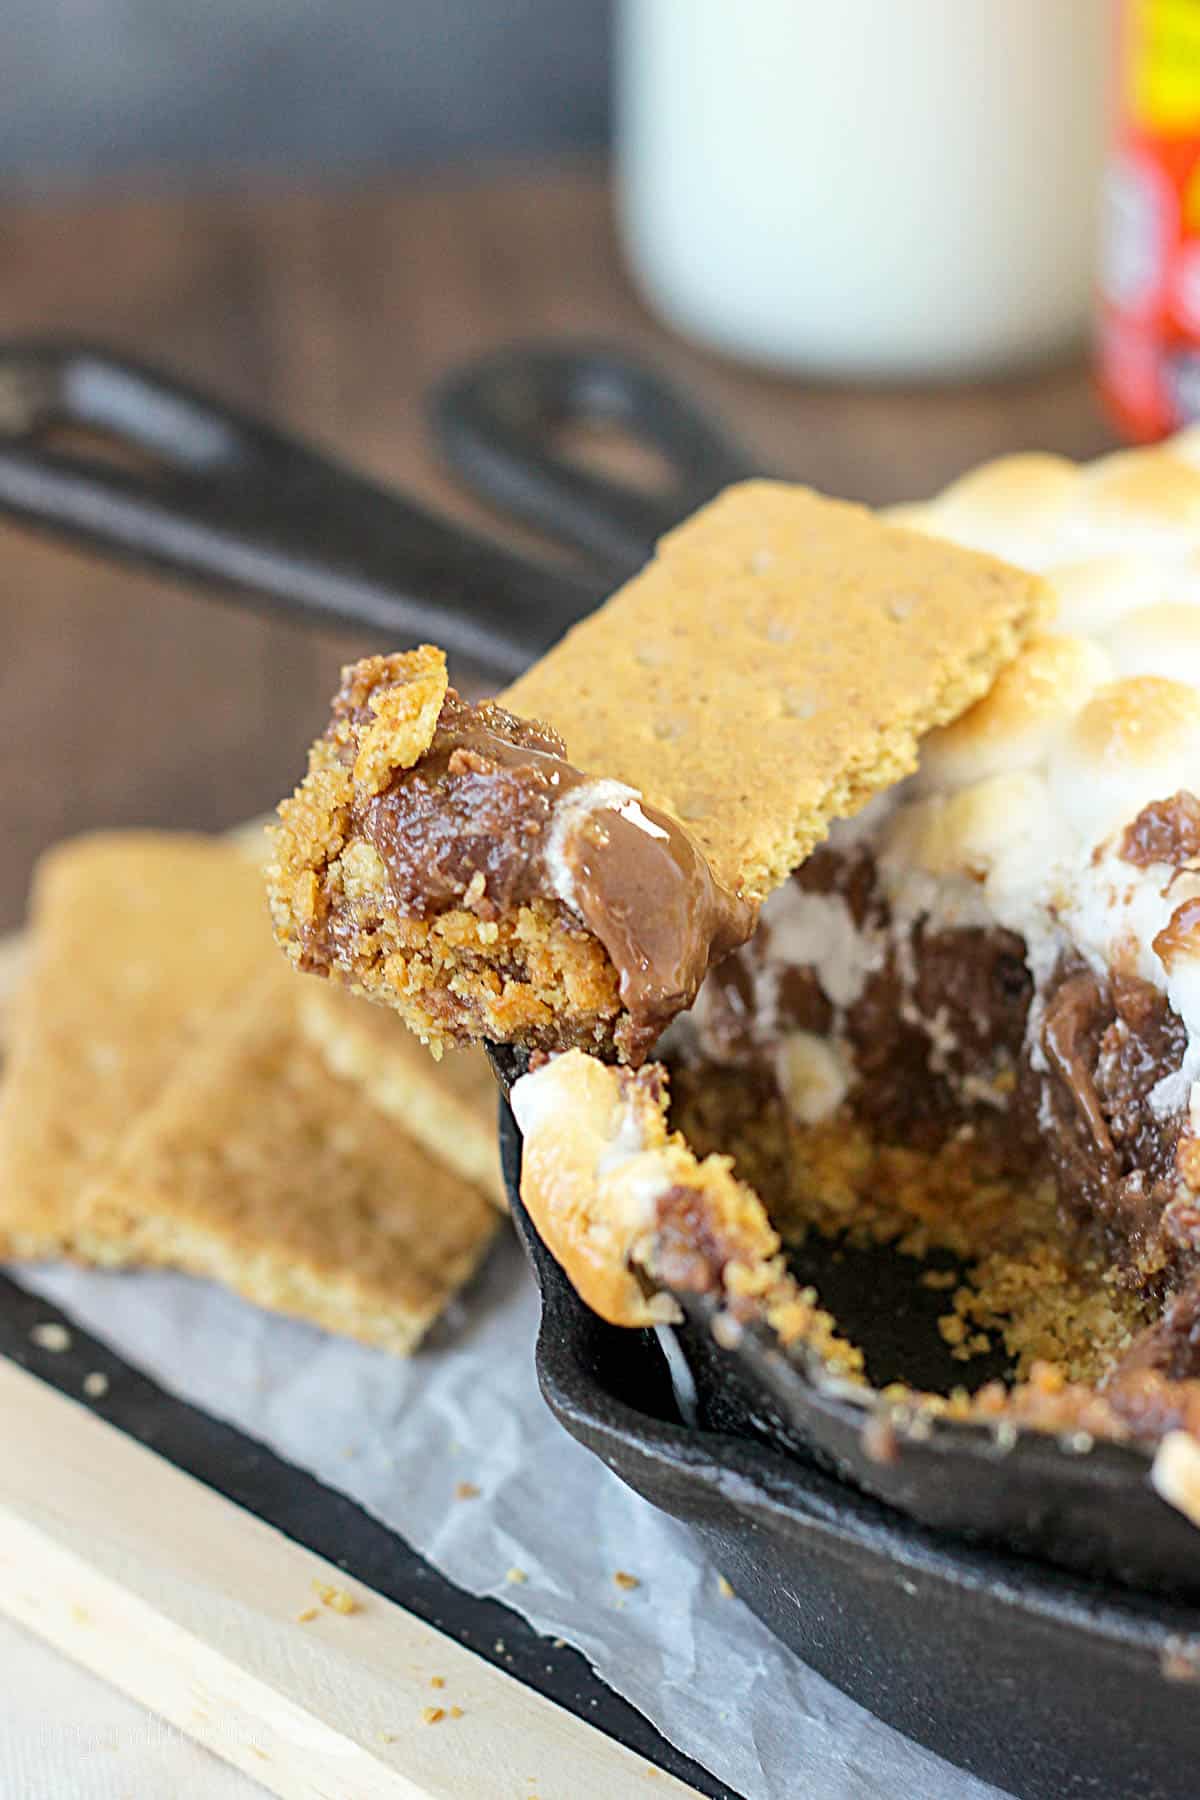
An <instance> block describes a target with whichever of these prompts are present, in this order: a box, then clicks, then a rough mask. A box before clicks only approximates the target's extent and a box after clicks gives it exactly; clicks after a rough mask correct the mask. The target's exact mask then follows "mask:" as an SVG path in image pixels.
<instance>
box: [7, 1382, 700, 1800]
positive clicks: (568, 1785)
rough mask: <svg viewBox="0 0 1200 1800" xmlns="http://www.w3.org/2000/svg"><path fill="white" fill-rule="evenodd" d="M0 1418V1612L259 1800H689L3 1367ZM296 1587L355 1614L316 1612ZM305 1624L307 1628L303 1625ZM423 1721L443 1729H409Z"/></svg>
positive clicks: (672, 1782) (558, 1711)
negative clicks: (229, 1772)
mask: <svg viewBox="0 0 1200 1800" xmlns="http://www.w3.org/2000/svg"><path fill="white" fill-rule="evenodd" d="M0 1420H2V1421H3V1426H2V1429H3V1441H4V1456H3V1458H0V1609H2V1610H3V1611H4V1612H5V1613H7V1614H8V1615H9V1617H10V1618H13V1619H16V1620H18V1621H19V1622H20V1623H21V1624H23V1625H26V1626H28V1627H30V1628H31V1629H32V1630H34V1631H35V1632H37V1633H38V1635H39V1636H41V1637H43V1638H45V1639H46V1640H47V1641H48V1642H50V1643H52V1644H55V1645H57V1646H58V1647H59V1648H60V1649H61V1650H64V1651H65V1652H66V1653H67V1654H68V1655H69V1656H71V1657H73V1658H74V1659H75V1660H76V1661H77V1662H80V1663H83V1664H84V1665H85V1666H86V1667H87V1668H89V1669H92V1670H94V1671H95V1673H97V1674H98V1675H101V1676H103V1677H104V1679H105V1680H107V1681H110V1682H112V1683H113V1685H114V1686H116V1687H118V1688H120V1689H121V1690H122V1691H123V1692H125V1693H126V1694H129V1695H131V1696H132V1697H133V1698H134V1699H136V1700H139V1701H140V1702H141V1703H142V1704H143V1705H145V1706H148V1707H150V1709H151V1710H152V1711H154V1712H156V1713H158V1714H159V1715H160V1716H161V1717H163V1718H165V1719H169V1720H170V1721H171V1722H172V1724H174V1725H177V1726H178V1727H179V1728H180V1729H181V1730H183V1731H185V1732H186V1733H188V1735H189V1736H191V1737H193V1738H195V1739H197V1740H198V1741H199V1742H200V1743H202V1744H204V1745H206V1746H207V1747H208V1748H209V1749H211V1750H213V1751H215V1752H216V1754H217V1755H219V1756H221V1757H223V1758H224V1759H225V1760H226V1761H228V1762H231V1763H233V1764H235V1765H236V1766H237V1767H238V1768H240V1769H243V1770H244V1771H245V1772H246V1773H247V1774H248V1775H251V1776H253V1777H254V1778H255V1779H256V1780H258V1781H259V1782H261V1783H262V1784H263V1786H264V1787H266V1788H267V1789H268V1790H269V1791H270V1792H271V1793H274V1794H278V1795H280V1796H283V1797H285V1800H350V1797H351V1796H353V1800H414V1797H419V1800H506V1797H508V1796H511V1797H512V1800H530V1797H531V1796H533V1795H536V1796H538V1797H539V1800H583V1796H585V1795H586V1796H587V1797H588V1800H636V1796H638V1795H640V1794H642V1793H645V1794H647V1795H651V1794H653V1795H660V1796H670V1797H671V1800H682V1797H684V1796H688V1795H691V1796H693V1800H695V1795H694V1790H693V1789H691V1788H689V1787H686V1786H684V1785H683V1784H682V1783H681V1782H679V1781H677V1780H676V1779H675V1778H674V1777H673V1776H670V1775H667V1774H665V1773H664V1772H663V1771H662V1770H660V1769H657V1768H654V1767H653V1766H652V1765H650V1764H649V1763H647V1762H646V1761H645V1760H644V1759H643V1758H641V1757H639V1756H637V1755H635V1754H634V1753H633V1752H632V1751H630V1750H627V1749H626V1748H624V1746H622V1745H620V1744H618V1743H616V1742H614V1741H613V1740H612V1739H610V1738H607V1737H605V1736H604V1734H603V1733H602V1732H600V1731H597V1730H596V1729H595V1728H594V1727H593V1726H590V1725H588V1724H586V1723H585V1722H583V1721H582V1720H580V1719H577V1718H576V1717H575V1716H574V1715H573V1714H571V1713H569V1712H566V1711H564V1710H563V1709H562V1708H560V1707H558V1706H556V1705H555V1704H554V1703H553V1702H552V1701H550V1700H547V1699H546V1698H544V1696H542V1695H540V1694H538V1693H535V1692H534V1691H533V1690H532V1689H531V1688H527V1687H524V1686H522V1684H521V1683H520V1682H519V1681H517V1680H515V1679H514V1678H513V1677H512V1676H510V1675H507V1674H505V1673H504V1672H503V1671H502V1670H500V1669H497V1668H495V1667H493V1666H492V1665H491V1664H490V1663H486V1662H484V1661H483V1660H482V1659H481V1658H479V1657H478V1656H475V1655H474V1654H473V1653H472V1652H470V1651H468V1650H466V1649H464V1648H463V1647H462V1645H460V1644H456V1643H455V1642H453V1640H451V1639H449V1638H446V1637H443V1636H442V1635H441V1634H440V1633H439V1632H437V1631H435V1630H434V1628H433V1627H432V1626H429V1625H426V1624H424V1623H423V1622H422V1621H421V1620H419V1619H416V1618H414V1617H413V1616H412V1615H411V1614H410V1613H406V1612H405V1611H404V1610H403V1609H402V1608H401V1607H398V1606H395V1605H393V1604H392V1603H391V1602H390V1601H387V1600H384V1599H382V1598H381V1597H380V1596H379V1595H378V1594H376V1593H374V1592H373V1591H372V1590H371V1589H370V1588H368V1587H366V1586H364V1585H363V1584H362V1583H361V1582H357V1581H354V1580H352V1579H351V1578H350V1577H349V1576H347V1575H345V1574H344V1573H343V1572H342V1571H341V1570H340V1569H337V1568H335V1567H334V1566H333V1565H332V1564H330V1563H327V1562H325V1561H323V1560H322V1559H321V1558H320V1557H318V1556H314V1555H312V1554H311V1553H310V1552H309V1551H306V1550H304V1549H302V1548H301V1547H300V1546H299V1545H297V1544H294V1543H292V1542H291V1541H290V1539H288V1538H286V1537H284V1536H283V1535H282V1534H281V1533H280V1532H278V1531H276V1530H275V1529H274V1528H273V1527H271V1526H269V1525H267V1524H265V1523H264V1522H263V1521H262V1520H261V1519H257V1518H255V1517H254V1516H253V1515H252V1514H250V1513H248V1512H245V1511H243V1510H242V1509H241V1508H240V1507H237V1506H235V1505H233V1503H232V1502H231V1501H228V1500H226V1499H224V1498H223V1497H222V1496H220V1495H219V1494H216V1493H214V1492H213V1491H212V1489H210V1488H207V1487H205V1486H204V1485H203V1484H202V1483H201V1482H198V1481H196V1480H194V1479H193V1478H192V1477H191V1476H189V1475H186V1474H184V1473H183V1472H182V1471H181V1470H179V1469H177V1468H175V1467H174V1466H173V1465H172V1464H170V1463H168V1462H166V1461H164V1460H163V1458H161V1457H159V1456H156V1455H155V1454H154V1453H153V1452H151V1451H150V1450H147V1449H146V1448H145V1447H144V1446H143V1445H141V1444H138V1443H136V1442H135V1441H134V1440H133V1439H131V1438H128V1437H126V1436H124V1434H123V1433H121V1432H120V1431H118V1430H116V1428H115V1427H113V1426H111V1425H108V1424H106V1423H105V1422H104V1421H103V1420H102V1419H99V1418H97V1417H95V1416H94V1415H93V1414H92V1413H90V1412H88V1411H87V1410H86V1409H85V1408H83V1407H82V1406H80V1405H78V1404H77V1403H76V1402H75V1401H73V1400H69V1399H67V1398H66V1397H65V1396H63V1395H62V1394H59V1393H57V1392H56V1391H55V1390H53V1389H52V1388H50V1387H48V1386H47V1385H46V1384H45V1383H44V1382H41V1381H38V1380H37V1379H36V1377H34V1376H32V1375H29V1374H27V1373H26V1372H25V1371H23V1370H21V1369H18V1368H16V1367H15V1366H14V1365H12V1364H7V1363H4V1362H0ZM314 1582H315V1583H325V1584H329V1585H330V1586H332V1587H334V1588H337V1589H340V1590H341V1591H343V1592H344V1593H347V1594H349V1595H350V1596H351V1597H352V1599H353V1600H354V1601H356V1602H357V1604H358V1608H359V1610H357V1611H354V1612H352V1613H349V1614H342V1613H339V1612H336V1611H333V1610H331V1609H330V1608H329V1607H327V1606H325V1605H323V1604H322V1603H321V1601H320V1600H319V1598H318V1597H317V1594H316V1592H315V1590H314V1585H313V1584H314ZM311 1608H315V1609H316V1616H315V1617H314V1618H309V1619H307V1620H305V1621H301V1619H300V1617H299V1615H300V1614H302V1613H307V1612H308V1611H309V1609H311ZM435 1677H439V1678H440V1679H441V1681H442V1682H443V1683H444V1685H442V1686H438V1687H434V1686H433V1685H432V1682H433V1680H434V1678H435ZM452 1706H457V1707H460V1708H461V1709H462V1716H461V1718H454V1717H452V1716H451V1713H450V1708H451V1707H452ZM428 1707H440V1708H442V1709H443V1711H444V1717H442V1718H441V1719H440V1720H437V1721H435V1722H433V1723H427V1722H426V1721H425V1720H424V1718H423V1716H422V1715H423V1712H424V1710H425V1709H426V1708H428Z"/></svg>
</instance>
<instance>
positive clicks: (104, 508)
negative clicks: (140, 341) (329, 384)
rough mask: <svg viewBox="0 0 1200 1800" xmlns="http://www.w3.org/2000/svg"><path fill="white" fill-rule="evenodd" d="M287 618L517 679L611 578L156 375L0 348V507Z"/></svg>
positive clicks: (57, 353)
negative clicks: (503, 543)
mask: <svg viewBox="0 0 1200 1800" xmlns="http://www.w3.org/2000/svg"><path fill="white" fill-rule="evenodd" d="M5 513H6V514H8V515H9V516H10V517H12V518H15V519H19V520H21V521H23V522H24V523H26V524H28V525H32V526H34V527H36V528H38V529H40V530H43V531H47V532H50V533H51V534H53V535H54V536H58V537H66V538H68V539H72V540H74V541H76V542H79V543H83V544H86V545H88V546H90V547H92V548H95V549H99V550H102V551H105V552H107V553H108V554H110V555H116V556H117V557H120V558H122V559H123V560H125V561H128V562H132V563H137V564H143V565H146V564H148V565H150V566H152V567H154V568H157V569H161V570H164V571H165V572H167V573H168V574H170V575H176V576H185V577H187V578H189V579H193V580H195V579H199V580H200V581H202V582H205V583H209V584H213V585H215V586H218V587H221V588H225V589H227V590H232V591H233V592H234V593H236V594H238V595H239V596H241V597H243V598H248V599H250V600H252V601H255V602H258V603H260V604H265V605H267V606H270V607H273V608H276V609H278V610H280V611H283V612H287V613H296V612H300V613H302V614H306V615H308V616H309V617H310V618H312V619H315V620H319V621H323V622H325V623H334V624H338V625H351V626H365V627H367V628H368V629H370V630H371V631H373V632H377V633H378V634H379V636H380V638H381V640H383V641H386V642H387V644H388V645H389V646H391V645H405V644H410V643H413V642H416V641H418V640H420V639H423V638H432V639H433V640H434V641H435V642H437V643H440V644H442V645H444V646H445V648H446V649H447V650H448V651H450V652H451V653H453V654H457V655H459V656H461V657H463V658H464V659H466V660H467V661H469V662H470V663H471V664H472V665H473V666H474V667H476V668H477V669H479V670H481V671H486V672H487V673H488V674H491V675H495V676H506V675H514V674H516V673H518V672H519V671H520V670H521V669H523V668H524V667H525V666H526V665H527V664H528V663H529V662H530V661H531V660H532V659H533V658H534V657H536V656H538V655H540V654H541V653H542V651H544V650H545V649H547V648H548V647H549V645H550V644H552V643H553V642H554V641H555V639H556V638H558V637H559V636H560V635H561V634H562V632H563V631H564V630H565V629H566V628H567V626H569V625H571V624H573V623H574V622H575V621H576V620H577V619H579V618H582V617H583V616H584V614H586V613H587V612H590V611H591V609H592V608H593V607H594V606H595V605H596V604H597V603H598V602H599V601H600V600H601V599H603V598H604V595H605V593H606V592H607V584H606V583H605V582H604V581H602V580H600V579H598V578H596V577H594V576H588V575H582V574H577V573H575V572H574V571H568V570H564V569H559V568H554V567H552V566H550V565H549V564H545V563H539V562H536V561H533V560H530V559H527V558H524V557H521V556H518V555H515V554H514V553H512V552H510V551H508V550H505V549H503V548H501V547H500V546H499V545H496V544H493V543H489V542H488V541H487V540H486V539H484V538H482V537H477V536H475V535H473V534H472V533H469V532H467V531H465V530H463V529H462V528H461V527H459V526H458V525H456V524H453V523H452V522H451V521H449V520H448V519H442V518H439V517H438V516H437V515H436V514H434V513H432V512H428V511H426V510H424V509H423V508H421V507H418V506H416V505H415V504H413V503H412V502H411V501H408V500H405V499H402V498H400V497H399V496H398V495H396V494H393V493H390V492H388V491H387V490H386V489H385V488H382V487H380V486H378V485H376V484H375V483H374V482H371V481H369V480H367V479H366V478H365V477H364V476H362V475H359V474H357V473H356V472H355V471H354V470H352V469H350V468H348V467H346V466H345V465H343V464H340V463H338V462H336V461H334V460H333V459H332V458H330V457H327V456H324V455H322V454H320V453H319V452H318V451H316V450H314V449H312V448H310V447H309V446H307V445H305V444H303V443H302V442H300V441H299V440H297V439H294V438H291V437H288V436H287V435H285V434H284V433H283V432H280V431H276V430H274V429H272V428H271V427H269V426H267V425H265V424H262V423H260V422H259V421H257V420H254V419H251V418H248V417H246V416H244V415H242V414H239V413H237V412H235V411H234V410H233V409H232V408H230V407H226V406H224V405H222V404H221V403H219V402H217V401H215V400H213V399H211V398H209V397H207V396H206V395H204V394H201V393H199V392H197V391H196V390H194V389H192V388H189V387H187V386H185V385H184V384H183V383H182V382H179V381H177V380H175V378H174V377H172V376H167V375H164V374H161V373H159V372H157V371H155V370H153V369H150V368H147V367H145V366H143V365H141V364H139V363H136V362H133V361H130V360H128V359H126V358H124V357H118V356H116V355H114V354H112V353H110V352H108V351H106V350H104V349H100V348H95V347H92V346H89V345H86V344H61V343H52V342H44V343H38V342H34V343H24V344H8V345H0V514H5Z"/></svg>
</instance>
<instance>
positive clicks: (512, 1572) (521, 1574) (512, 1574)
mask: <svg viewBox="0 0 1200 1800" xmlns="http://www.w3.org/2000/svg"><path fill="white" fill-rule="evenodd" d="M504 1579H505V1581H507V1582H508V1584H509V1586H510V1587H521V1586H522V1585H523V1584H524V1583H525V1582H527V1581H528V1580H529V1577H528V1575H527V1574H526V1573H525V1571H524V1569H517V1568H512V1569H509V1570H508V1571H507V1573H506V1574H505V1577H504Z"/></svg>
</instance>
